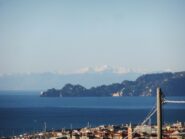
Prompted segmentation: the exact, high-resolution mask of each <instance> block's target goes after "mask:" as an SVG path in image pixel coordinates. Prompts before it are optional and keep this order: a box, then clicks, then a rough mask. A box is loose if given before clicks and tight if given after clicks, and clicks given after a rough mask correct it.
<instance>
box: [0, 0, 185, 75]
mask: <svg viewBox="0 0 185 139" xmlns="http://www.w3.org/2000/svg"><path fill="white" fill-rule="evenodd" d="M101 65H110V66H113V67H126V68H130V69H133V70H135V69H140V70H141V71H142V70H147V71H161V70H166V69H172V70H174V71H181V70H185V1H184V0H173V1H172V0H159V1H157V0H155V1H151V0H135V1H132V0H127V1H124V0H120V1H119V0H91V1H90V0H0V74H3V73H24V72H58V71H59V72H64V73H68V72H73V71H76V70H78V69H81V68H83V67H96V66H101Z"/></svg>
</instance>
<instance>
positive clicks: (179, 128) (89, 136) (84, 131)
mask: <svg viewBox="0 0 185 139" xmlns="http://www.w3.org/2000/svg"><path fill="white" fill-rule="evenodd" d="M44 130H45V131H42V132H36V133H33V134H27V133H24V134H21V135H18V136H11V137H1V139H127V138H128V139H138V138H142V139H144V138H150V139H156V138H157V126H156V125H151V124H147V125H132V124H131V123H130V124H125V125H123V124H122V125H100V126H97V127H91V126H90V124H89V123H88V124H87V126H86V127H84V128H80V129H64V128H63V129H61V130H50V131H48V130H47V129H46V128H45V129H44ZM162 136H163V139H164V138H165V139H184V138H185V123H182V122H179V121H177V122H176V123H173V124H164V125H163V128H162Z"/></svg>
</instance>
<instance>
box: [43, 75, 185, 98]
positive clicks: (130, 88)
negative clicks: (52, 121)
mask: <svg viewBox="0 0 185 139" xmlns="http://www.w3.org/2000/svg"><path fill="white" fill-rule="evenodd" d="M157 87H160V88H162V90H163V92H164V94H165V95H167V96H184V95H185V72H176V73H170V72H168V73H156V74H146V75H142V76H140V77H139V78H137V79H136V80H135V81H123V82H122V83H114V84H110V85H102V86H98V87H92V88H90V89H86V88H85V87H83V86H81V85H72V84H66V85H65V86H64V87H63V88H62V89H60V90H56V89H49V90H47V91H45V92H43V94H42V95H41V96H48V97H50V96H51V97H56V96H63V97H90V96H97V97H101V96H112V94H113V93H115V92H121V91H122V92H123V96H155V95H156V88H157Z"/></svg>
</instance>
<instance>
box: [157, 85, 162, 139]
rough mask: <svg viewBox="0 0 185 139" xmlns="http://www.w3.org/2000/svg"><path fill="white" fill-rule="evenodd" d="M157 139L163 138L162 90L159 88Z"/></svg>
mask: <svg viewBox="0 0 185 139" xmlns="http://www.w3.org/2000/svg"><path fill="white" fill-rule="evenodd" d="M157 139H162V92H161V89H160V88H157Z"/></svg>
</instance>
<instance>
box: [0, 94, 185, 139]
mask: <svg viewBox="0 0 185 139" xmlns="http://www.w3.org/2000/svg"><path fill="white" fill-rule="evenodd" d="M39 95H40V92H37V91H0V137H1V136H13V135H19V134H23V133H34V132H37V131H42V130H44V123H46V125H47V130H57V129H62V128H65V129H70V128H72V129H74V128H80V127H85V126H87V123H89V124H90V125H91V126H92V127H95V126H98V125H109V124H115V125H120V124H128V123H132V124H138V123H141V122H142V121H143V120H144V119H145V117H146V115H147V114H148V113H149V112H150V111H151V109H152V107H153V106H154V105H155V103H156V98H155V97H64V98H62V97H60V98H45V97H40V96H39ZM167 99H170V100H185V97H168V98H167ZM177 120H178V121H181V122H185V104H165V105H164V106H163V122H165V123H173V122H176V121H177ZM151 121H152V123H153V124H155V123H156V115H154V116H153V117H152V119H151Z"/></svg>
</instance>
